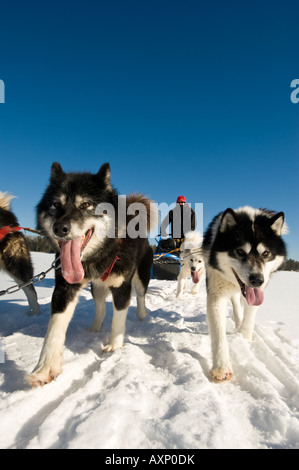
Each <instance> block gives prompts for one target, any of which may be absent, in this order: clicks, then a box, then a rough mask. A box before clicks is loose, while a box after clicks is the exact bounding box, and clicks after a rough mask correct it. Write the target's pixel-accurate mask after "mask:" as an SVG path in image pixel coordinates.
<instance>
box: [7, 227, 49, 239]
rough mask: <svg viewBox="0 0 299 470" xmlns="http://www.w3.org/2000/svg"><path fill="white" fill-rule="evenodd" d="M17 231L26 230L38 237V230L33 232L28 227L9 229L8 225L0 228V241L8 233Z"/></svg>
mask: <svg viewBox="0 0 299 470" xmlns="http://www.w3.org/2000/svg"><path fill="white" fill-rule="evenodd" d="M19 230H27V231H28V232H33V233H37V234H39V235H40V232H39V231H38V230H33V229H32V228H29V227H11V226H10V225H5V226H4V227H2V228H0V240H2V238H4V237H5V236H6V235H7V234H8V233H12V232H18V231H19Z"/></svg>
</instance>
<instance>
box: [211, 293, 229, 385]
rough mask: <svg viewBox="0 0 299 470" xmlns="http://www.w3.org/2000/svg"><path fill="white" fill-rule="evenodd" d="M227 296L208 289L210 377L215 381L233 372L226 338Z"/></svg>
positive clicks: (227, 377)
mask: <svg viewBox="0 0 299 470" xmlns="http://www.w3.org/2000/svg"><path fill="white" fill-rule="evenodd" d="M227 303H228V298H226V297H224V296H220V295H219V294H217V293H215V294H214V293H212V292H210V291H208V298H207V317H208V322H209V330H210V337H211V346H212V357H213V367H212V370H211V376H212V379H213V380H214V381H216V382H218V381H220V382H221V381H223V380H229V379H230V378H231V377H232V375H233V373H232V368H231V361H230V358H229V349H228V343H227V339H226V309H227Z"/></svg>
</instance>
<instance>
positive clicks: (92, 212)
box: [28, 163, 156, 386]
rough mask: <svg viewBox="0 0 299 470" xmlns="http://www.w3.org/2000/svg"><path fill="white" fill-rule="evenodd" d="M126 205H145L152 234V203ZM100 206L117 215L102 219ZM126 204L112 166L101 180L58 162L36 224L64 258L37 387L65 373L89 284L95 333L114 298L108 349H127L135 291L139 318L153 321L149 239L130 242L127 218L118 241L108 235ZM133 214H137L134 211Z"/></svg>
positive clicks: (33, 378) (136, 198) (137, 198)
mask: <svg viewBox="0 0 299 470" xmlns="http://www.w3.org/2000/svg"><path fill="white" fill-rule="evenodd" d="M123 201H124V204H125V205H126V206H127V207H128V206H129V205H130V207H131V208H132V207H133V206H134V203H136V202H138V203H141V204H142V205H143V206H142V207H144V208H145V209H146V211H145V213H144V214H143V215H144V217H145V219H143V220H142V221H141V225H142V224H143V225H145V227H146V230H145V235H146V233H147V231H149V230H150V223H156V217H155V214H154V211H153V205H152V204H151V201H150V200H149V199H147V198H146V197H144V196H142V195H134V194H133V195H131V196H129V197H127V199H126V200H125V198H123ZM99 204H101V207H102V206H103V207H104V209H105V207H106V205H107V204H109V205H110V206H112V207H113V208H114V210H115V217H114V216H113V217H112V216H111V214H110V213H109V210H108V211H107V210H102V211H100V213H99V212H98V205H99ZM132 204H133V206H132ZM119 205H120V202H119V198H118V194H117V192H116V190H115V189H114V188H113V187H112V185H111V181H110V166H109V164H108V163H106V164H104V165H102V167H101V168H100V170H99V171H98V173H97V174H91V173H65V172H64V171H63V170H62V168H61V166H60V165H59V163H53V165H52V170H51V177H50V184H49V186H48V188H47V189H46V191H45V194H44V195H43V197H42V199H41V201H40V203H39V204H38V206H37V220H38V228H39V229H40V230H42V231H43V232H44V234H45V235H46V236H47V237H48V238H49V239H50V241H51V242H52V244H53V246H55V248H56V250H57V252H58V253H60V260H61V267H60V268H59V269H58V270H56V284H55V289H54V292H53V297H52V304H51V318H50V322H49V327H48V332H47V335H46V338H45V341H44V345H43V348H42V352H41V355H40V359H39V362H38V364H37V366H36V368H35V369H34V371H33V373H32V374H31V375H30V376H29V377H28V382H29V383H30V384H31V385H32V386H37V385H44V384H46V383H48V382H50V381H51V380H53V379H55V378H56V377H57V376H58V375H59V374H61V372H62V352H63V345H64V340H65V334H66V330H67V327H68V324H69V322H70V320H71V318H72V316H73V313H74V310H75V307H76V304H77V299H78V294H79V292H80V290H81V288H82V287H84V286H86V285H87V284H88V282H89V281H92V295H93V298H94V301H95V304H96V311H95V318H94V322H93V325H92V327H91V330H92V331H99V330H100V328H101V325H102V323H103V320H104V316H105V309H106V307H105V304H106V297H107V294H108V293H109V292H111V294H112V298H113V319H112V328H111V334H110V339H109V343H108V344H107V345H106V346H105V347H104V351H108V352H109V351H113V350H115V349H117V348H121V347H122V345H123V341H124V334H125V322H126V316H127V311H128V307H129V304H130V298H131V290H132V286H134V287H135V290H136V293H137V312H136V313H137V317H138V318H139V319H140V320H143V319H144V318H145V317H146V315H147V311H146V308H145V293H146V291H147V287H148V283H149V280H150V272H151V266H152V261H153V252H152V249H151V248H150V246H149V242H148V238H147V235H146V236H139V237H136V238H132V237H130V236H128V227H129V222H130V221H132V219H133V218H134V217H133V216H128V215H127V216H126V220H125V221H124V225H123V226H121V227H119V226H118V225H117V224H115V225H116V226H115V236H114V237H112V236H111V234H110V235H109V236H108V233H109V228H110V227H111V226H112V225H114V223H115V222H117V220H118V214H119ZM96 209H97V210H96ZM133 212H134V211H133ZM128 213H132V212H131V211H129V210H128V211H127V214H128ZM133 215H135V214H133ZM80 250H81V254H80ZM78 253H79V254H78ZM80 256H81V260H80ZM107 270H108V271H109V272H108V271H107ZM105 273H106V275H105ZM103 276H104V277H103Z"/></svg>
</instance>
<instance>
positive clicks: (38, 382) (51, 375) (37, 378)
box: [26, 367, 62, 388]
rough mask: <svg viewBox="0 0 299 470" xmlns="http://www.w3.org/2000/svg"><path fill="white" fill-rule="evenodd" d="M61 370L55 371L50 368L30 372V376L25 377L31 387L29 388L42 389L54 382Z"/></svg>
mask: <svg viewBox="0 0 299 470" xmlns="http://www.w3.org/2000/svg"><path fill="white" fill-rule="evenodd" d="M61 372H62V370H61V369H60V370H55V369H52V368H50V367H45V368H43V369H40V370H37V371H36V372H32V374H30V375H27V377H26V380H27V382H28V383H29V385H31V387H33V388H34V387H42V386H43V385H46V384H48V383H50V382H52V381H53V380H55V379H56V378H57V377H58V376H59V375H60V374H61Z"/></svg>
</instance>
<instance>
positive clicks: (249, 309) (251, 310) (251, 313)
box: [240, 302, 258, 341]
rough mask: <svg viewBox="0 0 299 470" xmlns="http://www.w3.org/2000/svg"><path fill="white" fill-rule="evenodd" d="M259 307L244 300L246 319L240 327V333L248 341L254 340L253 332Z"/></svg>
mask: <svg viewBox="0 0 299 470" xmlns="http://www.w3.org/2000/svg"><path fill="white" fill-rule="evenodd" d="M257 309H258V307H256V306H249V305H248V304H247V302H244V319H243V322H242V324H241V327H240V333H241V334H242V335H243V337H244V338H245V339H246V340H247V341H252V333H253V328H254V322H255V316H256V312H257Z"/></svg>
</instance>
